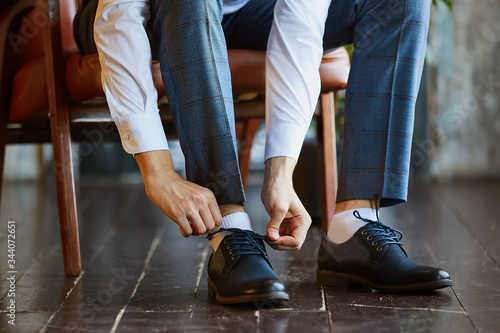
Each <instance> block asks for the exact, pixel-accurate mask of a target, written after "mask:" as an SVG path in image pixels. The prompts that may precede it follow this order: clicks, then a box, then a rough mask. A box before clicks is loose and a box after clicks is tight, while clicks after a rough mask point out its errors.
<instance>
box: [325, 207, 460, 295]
mask: <svg viewBox="0 0 500 333" xmlns="http://www.w3.org/2000/svg"><path fill="white" fill-rule="evenodd" d="M354 216H356V217H357V218H358V219H360V220H363V221H365V222H367V224H366V225H365V226H363V227H362V228H360V229H359V230H358V231H357V232H356V233H355V234H354V235H353V236H352V237H351V238H350V239H349V240H348V241H346V242H344V243H341V244H336V243H333V242H332V241H331V240H330V239H329V238H328V237H327V235H326V234H325V235H324V236H323V240H322V242H321V246H320V248H319V252H318V272H317V282H318V283H319V284H323V285H327V286H338V287H345V286H347V285H348V284H350V283H358V284H362V285H365V286H368V287H370V288H373V289H376V290H380V291H386V292H403V291H414V290H429V289H439V288H445V287H448V286H451V285H453V282H452V280H451V279H450V275H449V274H448V273H447V272H445V271H444V270H442V269H440V268H434V267H428V266H422V265H419V264H417V263H415V262H413V261H411V260H410V259H409V258H408V256H407V254H406V252H405V250H404V249H403V245H402V244H401V242H400V240H401V238H403V234H402V233H401V231H399V230H396V229H393V228H391V227H389V226H386V225H384V224H382V222H380V221H372V220H368V219H364V218H362V217H361V216H360V215H359V212H358V211H354ZM396 234H398V235H396Z"/></svg>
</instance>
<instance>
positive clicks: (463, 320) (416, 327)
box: [398, 309, 475, 333]
mask: <svg viewBox="0 0 500 333" xmlns="http://www.w3.org/2000/svg"><path fill="white" fill-rule="evenodd" d="M398 318H399V323H400V325H401V331H402V332H429V333H431V332H435V333H441V332H454V333H469V332H474V331H475V329H474V327H473V326H472V324H471V322H470V320H469V318H468V317H467V315H466V314H465V313H453V312H443V311H414V310H406V309H404V310H401V309H398Z"/></svg>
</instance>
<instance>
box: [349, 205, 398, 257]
mask: <svg viewBox="0 0 500 333" xmlns="http://www.w3.org/2000/svg"><path fill="white" fill-rule="evenodd" d="M353 215H354V217H355V218H357V219H359V220H361V221H363V222H366V223H368V226H367V227H366V228H365V230H363V231H362V233H363V234H368V233H369V235H368V236H367V239H368V240H371V239H373V242H372V245H378V247H377V249H380V250H381V249H382V247H383V246H385V245H389V244H397V245H400V246H401V248H403V244H402V243H401V242H400V241H401V239H403V233H402V232H401V231H400V230H398V229H394V228H391V227H390V226H388V225H385V224H383V223H382V222H380V220H378V214H377V221H373V220H370V219H366V218H364V217H362V216H361V214H359V212H358V211H357V210H355V211H354V212H353Z"/></svg>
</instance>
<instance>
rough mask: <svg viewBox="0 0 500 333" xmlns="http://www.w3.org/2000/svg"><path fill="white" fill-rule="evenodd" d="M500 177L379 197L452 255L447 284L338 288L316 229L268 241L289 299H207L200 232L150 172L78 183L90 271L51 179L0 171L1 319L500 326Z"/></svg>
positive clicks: (425, 256)
mask: <svg viewBox="0 0 500 333" xmlns="http://www.w3.org/2000/svg"><path fill="white" fill-rule="evenodd" d="M259 182H260V178H259V177H258V176H255V175H254V176H253V179H252V182H251V184H250V190H249V195H248V204H247V209H248V210H249V212H250V214H251V216H252V219H253V221H254V224H255V226H256V230H257V231H259V232H263V231H264V226H265V223H266V222H267V221H266V218H267V214H266V213H265V211H264V209H263V208H262V205H261V204H260V189H259ZM499 199H500V182H481V183H468V184H462V185H446V186H444V185H441V186H438V185H413V186H412V187H411V191H410V197H409V203H408V204H405V205H400V206H398V207H396V208H393V209H387V210H383V211H382V216H381V217H382V220H383V221H384V222H385V223H387V224H391V225H393V226H395V227H398V228H400V229H402V230H403V231H404V233H405V238H404V240H403V242H404V244H405V247H406V249H407V251H408V253H409V254H410V257H411V258H413V259H415V260H417V261H420V262H422V263H425V264H429V265H435V266H441V267H443V268H445V269H447V270H448V271H449V272H450V273H451V274H452V278H453V279H454V281H455V286H454V287H453V288H448V289H444V290H441V291H437V292H431V293H425V294H396V295H394V294H393V295H391V294H385V293H378V292H372V291H371V290H367V289H351V290H339V289H333V288H329V287H322V286H319V285H317V284H316V283H315V269H316V263H315V255H316V251H317V247H318V244H319V240H320V231H319V229H318V228H317V227H313V228H312V229H311V230H310V233H309V236H308V239H307V241H306V244H305V245H304V248H303V249H302V250H301V251H300V252H298V253H285V252H275V251H272V250H270V255H271V258H272V261H273V264H274V267H275V269H276V271H277V272H278V274H279V275H280V276H281V277H282V278H283V280H284V281H285V283H286V285H287V288H288V290H289V292H290V301H289V302H288V303H287V304H285V305H283V306H281V307H273V306H272V305H270V304H266V303H260V304H254V305H240V306H222V305H218V304H216V303H214V302H212V301H210V300H209V299H208V296H207V283H206V261H207V257H208V255H209V253H210V251H211V248H210V246H209V244H208V242H207V241H206V240H205V239H204V238H203V237H192V238H189V239H184V238H182V236H180V234H179V233H178V228H177V227H176V225H175V224H174V223H173V222H168V221H167V219H166V218H165V217H164V216H163V215H162V214H161V212H160V211H159V210H158V209H156V208H155V207H154V206H153V205H152V204H151V203H150V202H149V201H148V199H147V198H146V196H145V194H144V191H143V188H142V185H130V184H129V185H123V184H122V185H120V184H119V183H118V182H113V181H107V182H103V181H82V182H80V184H79V186H78V207H79V214H80V241H81V250H82V265H83V270H84V273H83V274H82V275H81V277H79V278H75V279H69V278H65V277H64V274H63V266H62V258H61V246H60V239H59V229H58V222H57V221H58V220H57V206H56V200H55V191H54V187H53V186H51V184H49V185H47V186H42V185H39V184H5V185H4V188H3V198H2V206H1V215H0V219H1V221H2V223H1V225H2V227H1V229H0V249H1V251H2V252H1V254H0V266H1V268H2V271H0V288H1V291H2V293H1V296H0V297H1V302H0V311H1V313H0V314H1V316H0V327H1V328H0V330H4V331H12V332H38V331H44V332H113V331H115V332H164V331H168V332H226V331H227V332H301V333H305V332H328V331H333V332H454V333H459V332H499V331H500V316H499V315H500V265H499V262H500V241H499V236H498V234H499V231H500V218H499V216H500V204H498V202H499ZM9 219H13V220H15V221H16V226H17V234H16V235H17V238H16V246H17V271H18V273H17V285H16V296H15V299H16V304H17V317H16V326H15V327H14V326H11V325H8V324H7V320H8V317H7V310H6V308H7V305H8V302H9V299H10V298H9V297H8V296H7V294H6V291H7V289H8V281H7V280H6V278H7V273H6V271H7V268H6V265H7V263H6V261H7V221H8V220H9Z"/></svg>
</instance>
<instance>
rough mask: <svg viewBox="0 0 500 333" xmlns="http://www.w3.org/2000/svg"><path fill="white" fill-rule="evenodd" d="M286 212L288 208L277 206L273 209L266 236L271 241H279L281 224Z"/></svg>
mask: <svg viewBox="0 0 500 333" xmlns="http://www.w3.org/2000/svg"><path fill="white" fill-rule="evenodd" d="M286 213H287V212H286V210H285V209H282V208H275V209H273V210H272V211H271V220H270V221H269V223H268V224H267V228H266V236H267V237H268V238H269V239H270V240H271V241H277V240H278V239H279V238H280V226H281V223H282V222H283V219H284V218H285V216H286Z"/></svg>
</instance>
